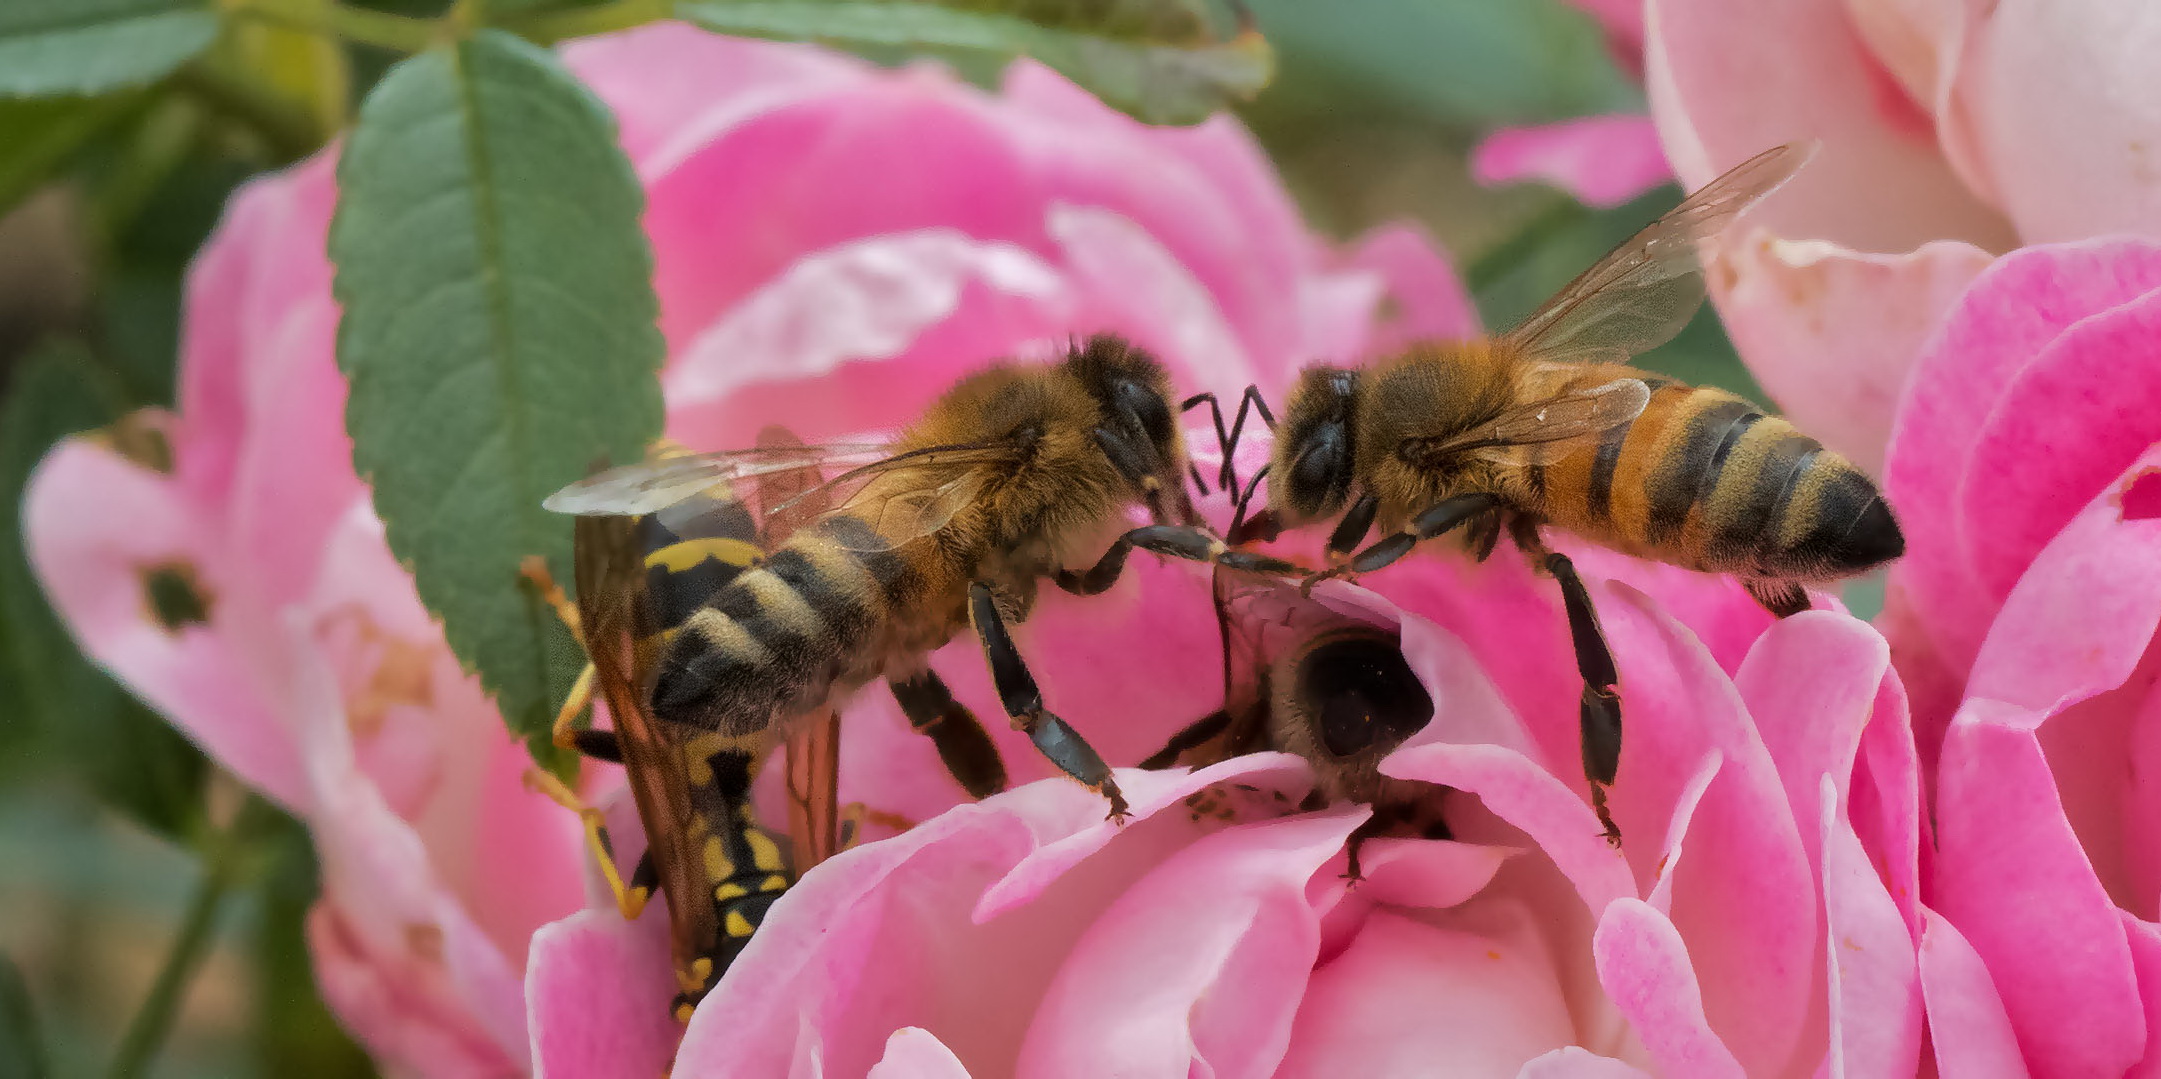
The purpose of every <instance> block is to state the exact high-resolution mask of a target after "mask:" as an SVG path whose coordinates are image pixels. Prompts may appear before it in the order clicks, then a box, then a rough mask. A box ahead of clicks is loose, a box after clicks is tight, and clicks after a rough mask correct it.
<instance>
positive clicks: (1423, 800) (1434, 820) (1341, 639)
mask: <svg viewBox="0 0 2161 1079" xmlns="http://www.w3.org/2000/svg"><path fill="white" fill-rule="evenodd" d="M1213 590H1214V594H1215V610H1216V622H1217V625H1218V627H1219V629H1220V630H1221V634H1222V640H1223V707H1222V708H1220V709H1218V710H1216V711H1214V712H1212V713H1210V714H1208V715H1207V716H1204V717H1202V718H1201V719H1200V720H1199V721H1197V722H1195V723H1194V724H1192V725H1191V726H1189V727H1186V728H1185V729H1184V730H1182V731H1180V732H1178V733H1177V734H1176V735H1174V736H1172V738H1171V740H1170V741H1169V742H1168V743H1167V744H1166V745H1165V746H1164V747H1163V748H1162V749H1161V750H1158V751H1157V752H1156V753H1155V754H1154V755H1152V756H1150V757H1149V758H1148V759H1146V760H1144V761H1142V762H1141V767H1143V768H1165V767H1169V766H1171V765H1173V764H1183V765H1187V766H1189V767H1193V768H1205V767H1207V766H1208V765H1211V764H1215V763H1217V762H1219V761H1224V760H1228V759H1230V758H1232V757H1237V756H1242V755H1244V754H1247V753H1256V752H1260V751H1262V750H1271V749H1272V750H1277V751H1280V752H1284V753H1290V754H1294V755H1296V756H1299V757H1303V758H1305V760H1306V762H1307V763H1308V764H1309V765H1311V767H1312V769H1313V774H1314V777H1315V781H1316V782H1315V787H1314V791H1313V793H1312V795H1311V796H1309V798H1308V799H1307V803H1306V805H1305V806H1304V807H1303V808H1311V809H1318V808H1320V807H1322V806H1325V805H1328V804H1331V803H1335V802H1344V801H1349V802H1362V803H1365V804H1366V805H1369V806H1371V807H1372V810H1373V812H1372V815H1371V816H1369V817H1368V818H1367V819H1366V821H1365V822H1364V823H1363V824H1361V825H1359V827H1358V828H1357V829H1356V830H1355V831H1353V832H1352V833H1351V836H1350V838H1349V842H1348V851H1349V856H1350V873H1349V875H1350V877H1351V878H1352V879H1354V880H1355V879H1357V878H1358V877H1359V876H1360V872H1359V863H1358V850H1359V846H1360V844H1362V843H1363V842H1364V841H1365V840H1367V839H1369V838H1372V837H1375V836H1383V835H1404V834H1409V835H1417V836H1423V837H1425V838H1429V839H1445V838H1448V834H1449V833H1448V828H1447V825H1446V823H1445V822H1444V821H1443V820H1442V818H1441V813H1440V810H1441V799H1442V796H1443V795H1445V794H1446V793H1447V788H1445V787H1441V786H1438V785H1436V784H1432V783H1425V782H1421V781H1418V780H1408V779H1396V778H1393V777H1390V776H1384V775H1382V774H1381V771H1380V764H1381V760H1382V758H1384V757H1386V756H1388V755H1389V754H1390V753H1392V752H1394V751H1395V750H1396V748H1397V747H1399V746H1401V745H1402V744H1403V743H1404V742H1405V741H1406V740H1407V739H1409V738H1410V737H1411V736H1412V735H1414V734H1417V733H1418V732H1419V731H1421V730H1423V729H1425V727H1426V724H1427V723H1429V722H1430V721H1431V720H1432V719H1433V697H1432V695H1431V694H1430V693H1428V692H1427V691H1426V687H1425V685H1424V684H1423V683H1421V682H1420V681H1419V680H1418V676H1417V675H1416V674H1415V673H1413V672H1412V670H1411V667H1410V663H1409V662H1408V661H1407V660H1406V659H1405V658H1404V655H1403V641H1402V635H1401V633H1400V632H1399V631H1398V630H1396V629H1395V628H1394V627H1391V626H1385V625H1382V624H1380V623H1379V622H1378V621H1377V620H1375V619H1373V618H1371V617H1361V616H1360V615H1358V614H1354V613H1351V612H1349V611H1347V610H1345V609H1343V608H1341V607H1339V606H1337V605H1334V604H1330V603H1328V602H1324V601H1323V600H1320V599H1315V598H1312V597H1309V596H1307V595H1306V594H1305V593H1304V592H1303V591H1301V590H1300V589H1299V588H1297V587H1295V586H1292V585H1288V584H1284V583H1282V582H1280V581H1276V580H1273V579H1270V578H1267V577H1262V576H1258V575H1254V574H1247V573H1237V572H1233V571H1229V570H1223V569H1218V570H1217V571H1216V573H1215V581H1214V589H1213Z"/></svg>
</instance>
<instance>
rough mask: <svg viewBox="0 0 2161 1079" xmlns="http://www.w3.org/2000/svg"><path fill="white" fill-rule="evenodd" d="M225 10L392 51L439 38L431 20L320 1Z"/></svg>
mask: <svg viewBox="0 0 2161 1079" xmlns="http://www.w3.org/2000/svg"><path fill="white" fill-rule="evenodd" d="M225 5H226V10H227V11H230V12H231V13H233V14H234V15H238V16H242V17H245V18H255V19H261V20H262V21H264V22H267V23H275V24H277V25H279V26H284V27H288V28H291V29H294V30H305V31H308V32H311V33H317V34H329V35H334V36H337V37H341V38H344V39H345V40H347V41H357V42H359V43H360V44H363V45H374V46H376V47H377V48H383V49H390V50H392V51H394V52H406V53H412V52H420V51H422V50H424V49H426V48H427V47H428V46H430V45H433V44H435V42H436V40H437V38H439V37H440V36H442V30H441V26H440V24H439V23H437V21H436V20H434V19H417V18H414V17H412V16H410V15H392V14H390V13H389V12H386V11H370V10H368V9H367V8H357V7H347V6H345V5H343V4H335V3H322V2H321V0H225Z"/></svg>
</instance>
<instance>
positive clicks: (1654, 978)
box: [1592, 899, 1746, 1079]
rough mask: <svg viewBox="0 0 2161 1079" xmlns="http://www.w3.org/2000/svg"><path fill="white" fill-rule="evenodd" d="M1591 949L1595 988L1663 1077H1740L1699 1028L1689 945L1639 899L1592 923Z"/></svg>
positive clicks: (1699, 996)
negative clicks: (1610, 1001)
mask: <svg viewBox="0 0 2161 1079" xmlns="http://www.w3.org/2000/svg"><path fill="white" fill-rule="evenodd" d="M1592 950H1593V952H1594V953H1595V954H1596V956H1597V958H1598V978H1599V981H1601V982H1603V983H1604V984H1605V986H1606V992H1607V994H1608V995H1609V996H1611V997H1612V998H1613V1004H1614V1006H1615V1007H1616V1008H1619V1009H1620V1011H1621V1014H1622V1015H1624V1016H1626V1017H1627V1018H1628V1022H1629V1025H1630V1026H1633V1027H1634V1028H1635V1030H1636V1035H1637V1037H1639V1038H1640V1039H1642V1041H1643V1047H1644V1049H1645V1051H1646V1052H1648V1053H1649V1054H1650V1058H1651V1060H1652V1061H1653V1062H1654V1063H1656V1064H1657V1065H1658V1067H1659V1070H1660V1071H1661V1072H1662V1073H1663V1074H1668V1075H1688V1076H1702V1077H1704V1079H1718V1077H1720V1076H1736V1077H1738V1076H1741V1075H1744V1074H1746V1073H1745V1072H1743V1071H1742V1070H1741V1064H1740V1062H1739V1061H1738V1060H1735V1059H1734V1055H1733V1052H1732V1051H1731V1050H1729V1049H1728V1048H1727V1047H1726V1045H1725V1044H1724V1043H1723V1042H1721V1041H1719V1038H1718V1035H1716V1034H1714V1033H1712V1032H1711V1027H1710V1024H1709V1023H1708V1022H1706V1021H1705V1019H1704V1014H1703V987H1702V986H1701V985H1700V984H1699V983H1698V982H1697V980H1696V974H1695V971H1694V970H1693V969H1692V968H1691V966H1690V965H1689V951H1688V946H1687V944H1685V943H1683V941H1682V939H1681V934H1680V932H1679V931H1678V930H1676V929H1674V927H1673V923H1672V922H1669V921H1667V920H1666V917H1665V915H1662V914H1660V913H1658V912H1657V911H1656V910H1653V909H1651V907H1650V906H1649V905H1648V904H1645V903H1643V902H1642V901H1640V900H1635V899H1623V900H1620V901H1618V902H1616V903H1614V904H1613V905H1612V906H1609V907H1607V908H1606V913H1605V916H1604V917H1603V918H1601V919H1600V920H1599V923H1598V936H1597V937H1596V938H1595V940H1594V941H1593V944H1592Z"/></svg>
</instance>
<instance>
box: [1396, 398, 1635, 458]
mask: <svg viewBox="0 0 2161 1079" xmlns="http://www.w3.org/2000/svg"><path fill="white" fill-rule="evenodd" d="M1650 402H1651V388H1650V386H1648V385H1646V384H1645V383H1644V381H1643V380H1642V379H1640V378H1620V379H1615V380H1613V381H1611V382H1602V383H1600V384H1598V385H1596V386H1585V387H1572V388H1570V389H1568V390H1565V391H1563V392H1561V393H1558V394H1555V395H1554V396H1551V397H1547V398H1545V399H1543V400H1538V401H1532V402H1530V403H1528V404H1522V405H1517V406H1516V407H1514V408H1511V409H1509V410H1508V411H1506V412H1503V413H1501V414H1500V415H1498V416H1495V417H1494V418H1493V419H1492V420H1491V421H1489V422H1486V423H1482V424H1479V425H1478V426H1477V427H1474V428H1472V429H1470V430H1468V431H1465V432H1463V433H1461V434H1457V435H1451V436H1449V437H1447V438H1445V439H1423V440H1420V444H1419V445H1418V446H1417V447H1415V448H1414V449H1413V450H1412V451H1411V456H1413V457H1414V458H1416V459H1421V460H1432V459H1436V458H1441V457H1448V456H1452V455H1454V454H1459V453H1468V452H1471V451H1473V450H1482V449H1491V448H1498V447H1503V446H1535V445H1540V444H1545V443H1554V442H1565V441H1568V440H1570V439H1576V438H1583V437H1585V436H1589V435H1597V434H1603V433H1605V432H1606V431H1610V430H1612V429H1613V428H1615V427H1618V426H1620V425H1621V424H1624V423H1627V422H1628V421H1630V420H1633V419H1635V418H1636V417H1637V416H1640V415H1642V414H1643V409H1644V406H1645V405H1648V404H1650Z"/></svg>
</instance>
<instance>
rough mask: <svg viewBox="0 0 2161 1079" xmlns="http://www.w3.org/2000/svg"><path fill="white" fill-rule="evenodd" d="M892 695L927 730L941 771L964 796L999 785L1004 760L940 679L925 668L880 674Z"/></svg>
mask: <svg viewBox="0 0 2161 1079" xmlns="http://www.w3.org/2000/svg"><path fill="white" fill-rule="evenodd" d="M886 686H887V687H888V688H890V689H892V691H893V699H894V700H896V701H899V702H900V710H901V712H902V713H904V714H906V715H907V717H908V725H909V726H911V727H914V728H915V729H916V732H917V733H918V734H924V735H928V736H929V737H930V740H931V742H932V744H934V745H936V746H937V747H938V759H939V760H941V761H944V762H945V770H946V771H948V772H951V773H953V778H954V779H956V780H959V781H960V786H961V789H962V790H965V791H967V792H968V797H970V798H988V797H990V796H991V795H993V794H996V793H998V792H999V791H1002V790H1004V789H1005V785H1006V776H1005V761H1004V760H1002V759H1000V758H999V756H998V747H997V745H996V744H994V743H993V742H992V741H991V740H990V734H989V732H987V731H985V730H984V729H983V724H982V723H981V722H980V721H979V720H977V719H976V718H975V713H974V712H971V711H969V710H968V706H967V705H964V704H962V703H960V702H959V701H956V700H954V699H953V691H952V690H951V689H948V688H947V687H946V684H945V679H943V678H940V677H938V672H936V671H934V670H931V669H930V668H928V667H925V668H924V669H923V670H922V672H921V673H919V674H916V675H914V676H913V677H910V678H900V679H894V678H889V679H886Z"/></svg>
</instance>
